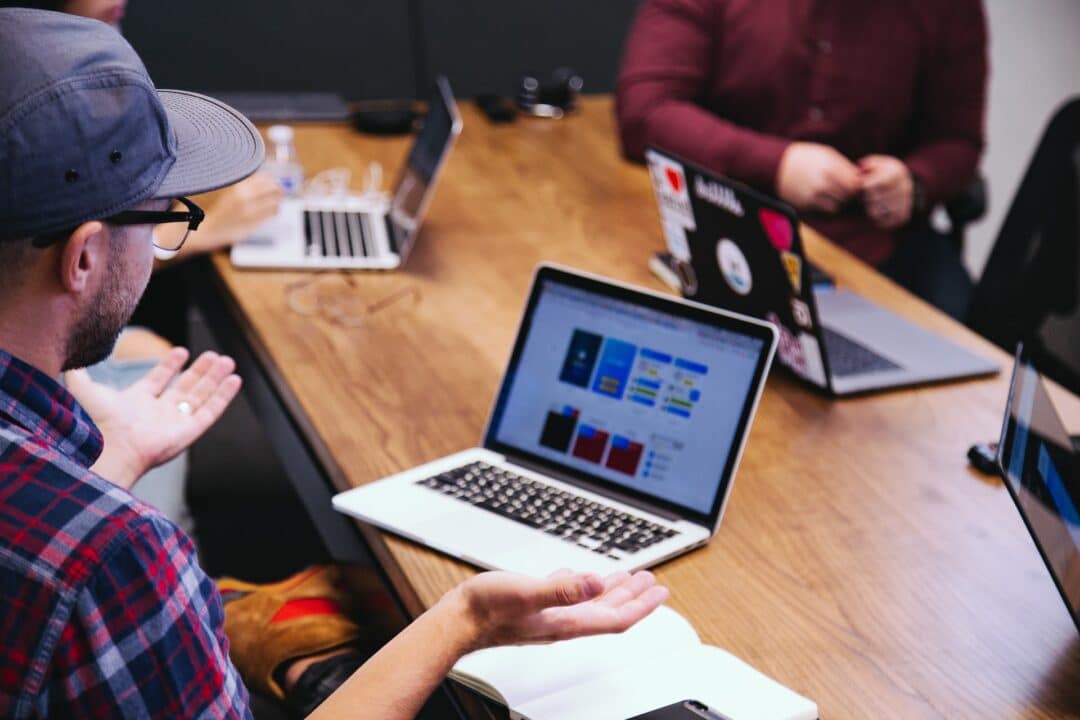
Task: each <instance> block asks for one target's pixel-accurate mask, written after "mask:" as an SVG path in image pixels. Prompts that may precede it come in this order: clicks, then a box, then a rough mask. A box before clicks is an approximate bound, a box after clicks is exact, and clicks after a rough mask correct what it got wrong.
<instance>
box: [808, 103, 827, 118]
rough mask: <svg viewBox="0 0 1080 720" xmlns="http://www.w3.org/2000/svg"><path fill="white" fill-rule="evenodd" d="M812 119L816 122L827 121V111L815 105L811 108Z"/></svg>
mask: <svg viewBox="0 0 1080 720" xmlns="http://www.w3.org/2000/svg"><path fill="white" fill-rule="evenodd" d="M810 119H811V120H813V121H814V122H821V121H822V120H824V119H825V111H824V110H822V109H821V108H819V107H818V106H817V105H815V106H814V107H812V108H810Z"/></svg>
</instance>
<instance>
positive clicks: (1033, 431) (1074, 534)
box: [998, 345, 1080, 631]
mask: <svg viewBox="0 0 1080 720" xmlns="http://www.w3.org/2000/svg"><path fill="white" fill-rule="evenodd" d="M1043 382H1044V381H1043V379H1042V377H1040V375H1039V373H1038V371H1037V370H1036V369H1035V368H1034V367H1033V366H1032V365H1031V363H1030V360H1029V358H1028V357H1027V353H1025V351H1024V347H1023V345H1021V346H1020V347H1019V348H1018V350H1017V353H1016V366H1015V367H1014V368H1013V376H1012V384H1011V386H1010V389H1009V401H1008V404H1007V406H1006V408H1005V421H1004V424H1003V425H1002V429H1001V442H1000V443H998V465H999V466H1000V467H1001V474H1002V477H1004V478H1005V481H1006V482H1005V485H1006V487H1008V488H1009V495H1011V496H1012V499H1013V502H1015V503H1016V508H1017V510H1019V511H1020V515H1021V516H1022V517H1023V518H1024V523H1025V524H1026V525H1027V528H1028V531H1029V532H1030V533H1031V537H1032V538H1033V539H1034V540H1035V545H1036V546H1037V547H1038V548H1039V553H1040V554H1041V555H1042V557H1043V561H1044V562H1045V563H1046V567H1047V569H1049V571H1050V576H1051V577H1052V578H1053V579H1054V583H1055V584H1056V585H1057V588H1058V591H1059V592H1060V593H1061V597H1062V599H1064V600H1065V605H1066V607H1068V609H1069V614H1070V615H1071V616H1072V619H1073V622H1074V623H1075V624H1076V628H1077V630H1078V631H1080V438H1077V437H1076V436H1070V435H1069V433H1068V431H1067V430H1066V429H1065V424H1064V423H1063V422H1062V421H1061V418H1060V416H1059V415H1058V413H1057V410H1056V409H1055V408H1054V404H1053V401H1052V400H1051V399H1050V395H1049V394H1048V393H1047V391H1046V387H1045V386H1044V384H1043Z"/></svg>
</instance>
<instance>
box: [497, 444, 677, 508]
mask: <svg viewBox="0 0 1080 720" xmlns="http://www.w3.org/2000/svg"><path fill="white" fill-rule="evenodd" d="M505 457H506V459H507V461H508V462H511V463H513V464H514V465H518V466H520V467H523V468H525V469H526V470H532V471H533V472H535V473H539V474H540V475H547V476H548V477H550V478H554V479H556V480H558V481H560V482H564V483H566V484H567V485H573V486H575V487H579V488H581V489H583V490H588V491H589V492H592V493H596V494H597V495H603V496H604V497H608V498H611V499H612V500H615V501H616V502H620V503H622V504H624V505H629V506H630V507H635V508H637V509H638V510H644V511H645V512H648V513H652V514H653V515H656V516H658V517H662V518H664V519H665V520H667V521H669V522H678V521H680V520H683V519H684V518H683V517H681V516H679V515H677V514H675V513H673V512H671V511H670V510H667V509H665V508H661V507H657V506H656V505H653V504H651V503H649V502H647V501H645V500H639V499H638V498H634V497H630V496H629V495H624V494H623V493H620V492H618V491H615V490H609V489H608V488H605V487H601V486H599V485H597V484H595V483H591V482H589V481H588V480H582V479H581V478H578V477H574V476H573V475H570V474H569V473H563V472H559V471H558V470H554V469H552V468H550V467H548V466H546V465H541V464H540V463H538V462H535V461H532V460H528V459H526V458H523V457H520V456H518V455H511V454H507V455H505Z"/></svg>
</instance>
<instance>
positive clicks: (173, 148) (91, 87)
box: [0, 8, 264, 240]
mask: <svg viewBox="0 0 1080 720" xmlns="http://www.w3.org/2000/svg"><path fill="white" fill-rule="evenodd" d="M263 155H264V149H263V143H262V138H261V137H260V136H259V133H258V131H257V130H256V129H255V128H254V127H253V126H252V125H251V123H250V122H248V120H247V119H246V118H244V117H243V116H242V115H241V114H240V113H238V112H237V111H236V110H233V109H232V108H230V107H229V106H228V105H225V104H224V103H220V102H218V101H217V100H214V99H212V98H208V97H205V96H203V95H197V94H195V93H189V92H183V91H179V90H157V89H156V88H155V87H154V84H153V82H152V81H151V80H150V76H149V75H148V74H147V72H146V68H145V67H144V66H143V64H142V61H141V60H139V56H138V55H136V54H135V51H134V50H133V49H132V48H131V46H130V45H129V44H128V43H127V41H126V40H124V38H123V37H122V36H121V35H120V33H119V32H117V31H116V30H115V29H114V28H112V27H110V26H108V25H106V24H105V23H102V22H99V21H97V20H90V19H87V18H82V17H76V16H74V15H68V14H65V13H57V12H48V11H44V10H30V9H25V8H0V240H5V239H12V238H20V237H33V236H37V235H44V234H48V233H53V232H59V231H62V230H66V229H68V228H72V227H75V226H77V225H79V224H80V223H83V222H86V221H88V220H95V219H102V218H106V217H109V216H110V215H114V214H116V213H118V212H120V211H122V210H126V209H128V208H130V207H132V206H134V205H137V204H139V203H140V202H142V201H144V200H148V199H151V198H175V197H180V196H183V195H196V194H198V193H203V192H208V191H210V190H216V189H217V188H220V187H224V186H226V185H231V184H232V183H235V182H237V181H239V180H242V179H243V178H245V177H247V176H248V175H250V174H251V173H253V172H255V170H257V169H258V167H259V165H260V164H261V163H262V160H263Z"/></svg>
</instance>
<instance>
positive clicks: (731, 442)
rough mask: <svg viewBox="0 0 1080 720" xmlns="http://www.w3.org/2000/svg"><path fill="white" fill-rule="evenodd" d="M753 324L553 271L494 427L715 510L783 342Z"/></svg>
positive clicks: (568, 460)
mask: <svg viewBox="0 0 1080 720" xmlns="http://www.w3.org/2000/svg"><path fill="white" fill-rule="evenodd" d="M661 302H662V303H664V304H667V305H669V306H671V305H675V303H671V302H670V301H667V302H665V301H661ZM745 325H746V326H747V327H749V328H750V329H749V330H742V331H740V330H739V329H727V328H725V327H722V326H718V324H717V322H716V321H714V322H712V323H709V322H702V321H699V320H696V319H692V318H690V317H685V316H680V315H679V314H677V313H675V312H671V311H665V310H663V309H658V308H654V307H648V306H646V305H643V304H642V303H641V302H640V301H636V302H634V301H628V300H623V299H619V298H617V297H612V296H610V295H607V294H599V293H596V292H591V291H590V290H589V289H588V288H585V287H575V286H572V285H568V284H563V283H560V282H558V281H556V280H553V279H543V278H541V279H540V280H539V281H538V286H537V289H536V290H535V291H534V293H533V298H532V304H531V307H530V309H529V310H528V311H527V314H526V323H525V324H524V325H523V327H522V330H521V333H522V335H521V336H520V337H519V339H518V346H517V347H516V348H515V353H516V355H515V357H514V359H513V360H512V361H511V366H510V370H509V371H508V373H507V377H506V379H505V381H504V385H503V388H502V390H501V392H500V396H499V399H498V404H497V406H496V409H495V412H494V413H493V418H492V426H491V427H490V428H489V431H488V437H489V438H491V439H494V440H495V442H496V444H497V445H500V446H505V447H508V448H513V449H514V450H515V451H517V452H519V453H522V454H525V455H528V456H530V457H536V458H540V459H542V460H544V461H547V462H548V463H550V464H552V465H558V466H561V467H564V468H569V469H570V470H572V471H576V473H578V474H583V475H586V476H588V477H590V478H596V479H600V480H602V481H605V482H607V483H609V484H613V485H615V486H617V487H618V488H620V489H624V490H628V491H630V492H631V493H632V494H634V495H644V496H647V497H648V498H651V499H654V500H659V501H661V503H662V504H663V505H665V506H668V505H670V506H674V507H677V508H683V509H687V510H690V511H692V512H693V513H695V514H697V513H700V514H701V515H703V516H708V515H709V514H710V513H711V511H712V510H713V509H714V507H715V506H716V504H717V501H718V495H719V493H720V492H721V491H722V490H723V489H724V488H725V486H726V480H727V473H728V472H729V470H728V469H729V467H730V464H731V461H732V458H733V455H734V454H735V453H737V452H738V450H739V444H740V442H741V439H742V435H743V432H744V428H745V425H746V423H747V415H748V408H749V407H750V406H751V405H752V403H753V401H754V399H755V396H756V394H757V393H756V390H757V379H758V377H759V376H760V373H761V372H762V365H763V358H765V357H766V356H768V354H769V349H770V345H771V342H770V339H771V335H770V333H769V332H768V331H767V330H764V331H763V330H762V329H761V328H760V327H758V326H757V325H749V324H748V323H746V324H745ZM735 327H736V328H737V327H738V326H737V325H736V326H735Z"/></svg>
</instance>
